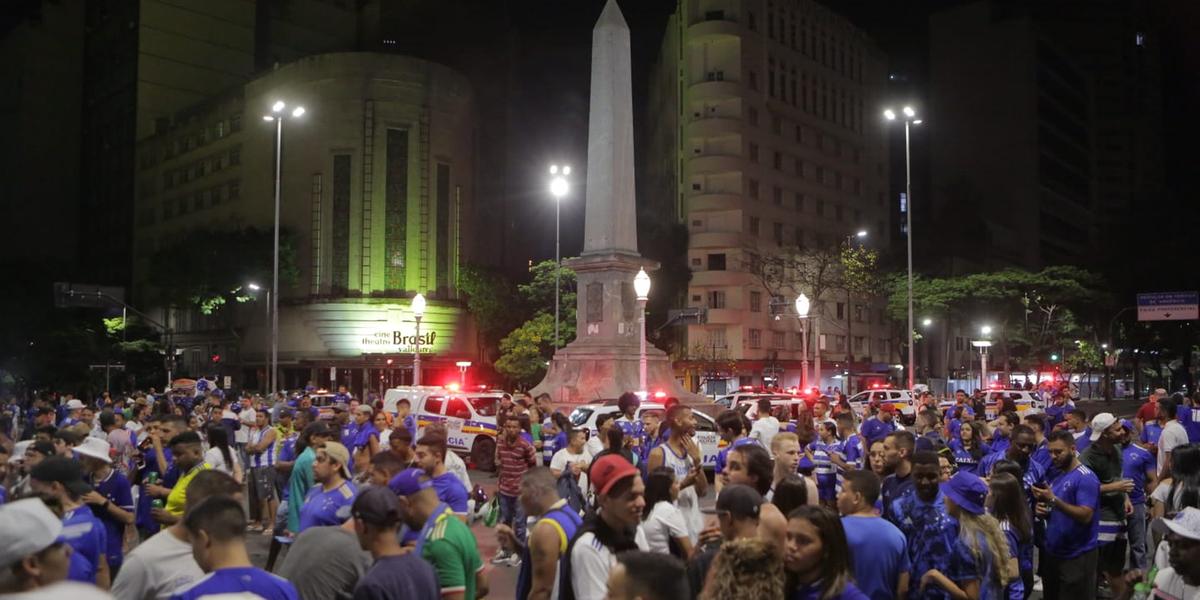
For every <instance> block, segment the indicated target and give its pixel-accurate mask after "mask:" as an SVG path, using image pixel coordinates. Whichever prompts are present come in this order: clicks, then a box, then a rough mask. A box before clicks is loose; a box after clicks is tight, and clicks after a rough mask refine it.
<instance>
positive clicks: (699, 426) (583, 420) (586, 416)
mask: <svg viewBox="0 0 1200 600" xmlns="http://www.w3.org/2000/svg"><path fill="white" fill-rule="evenodd" d="M684 406H687V405H684ZM688 408H692V416H693V417H694V418H695V419H696V436H695V438H696V445H698V446H699V447H700V462H701V463H702V464H703V466H704V468H705V469H712V468H713V467H714V466H715V465H716V464H717V452H719V451H720V450H721V448H723V447H725V446H726V442H725V441H724V440H722V439H721V436H720V435H718V434H717V423H716V421H714V420H713V418H712V417H710V416H708V415H707V414H705V413H704V412H701V411H700V410H698V409H696V408H695V407H691V406H688ZM616 412H618V409H617V401H616V400H606V401H604V402H601V403H595V404H584V405H581V406H578V407H576V408H575V410H573V411H571V415H570V416H569V417H568V418H569V419H570V421H571V425H572V426H574V427H577V428H587V431H588V436H589V437H590V436H594V435H596V434H597V429H596V419H597V418H598V417H599V416H600V415H603V414H610V413H616ZM646 412H658V413H660V414H662V413H666V408H665V407H664V406H663V405H662V404H659V403H657V402H642V403H641V405H640V406H638V410H637V418H638V419H641V418H642V414H643V413H646Z"/></svg>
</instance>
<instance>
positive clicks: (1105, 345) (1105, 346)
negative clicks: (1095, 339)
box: [1100, 344, 1108, 350]
mask: <svg viewBox="0 0 1200 600" xmlns="http://www.w3.org/2000/svg"><path fill="white" fill-rule="evenodd" d="M1100 347H1101V348H1103V349H1105V350H1108V344H1100Z"/></svg>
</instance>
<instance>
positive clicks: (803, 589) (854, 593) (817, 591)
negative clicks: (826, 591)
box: [787, 581, 870, 600]
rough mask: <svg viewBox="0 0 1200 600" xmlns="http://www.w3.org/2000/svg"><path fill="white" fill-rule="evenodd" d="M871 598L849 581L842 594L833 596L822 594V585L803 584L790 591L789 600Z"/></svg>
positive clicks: (854, 599) (856, 599)
mask: <svg viewBox="0 0 1200 600" xmlns="http://www.w3.org/2000/svg"><path fill="white" fill-rule="evenodd" d="M823 598H824V600H870V596H868V595H866V594H864V593H862V590H860V589H858V587H857V586H855V585H854V584H853V583H851V582H849V581H847V582H846V587H845V588H844V589H843V590H842V593H840V594H834V595H832V596H828V597H823V596H821V586H820V585H819V584H816V583H814V584H812V585H802V586H800V587H797V588H796V589H794V590H792V591H790V592H788V595H787V599H788V600H822V599H823Z"/></svg>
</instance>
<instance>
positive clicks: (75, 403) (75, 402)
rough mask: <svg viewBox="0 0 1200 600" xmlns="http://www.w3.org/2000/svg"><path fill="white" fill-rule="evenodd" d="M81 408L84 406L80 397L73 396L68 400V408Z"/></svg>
mask: <svg viewBox="0 0 1200 600" xmlns="http://www.w3.org/2000/svg"><path fill="white" fill-rule="evenodd" d="M81 408H84V404H83V401H82V400H79V399H78V398H72V399H70V400H68V401H67V410H79V409H81Z"/></svg>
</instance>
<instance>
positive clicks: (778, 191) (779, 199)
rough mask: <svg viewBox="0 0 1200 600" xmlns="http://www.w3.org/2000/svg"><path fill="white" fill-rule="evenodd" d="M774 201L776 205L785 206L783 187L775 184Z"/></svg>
mask: <svg viewBox="0 0 1200 600" xmlns="http://www.w3.org/2000/svg"><path fill="white" fill-rule="evenodd" d="M772 201H773V202H774V203H775V206H783V188H781V187H779V186H775V189H774V197H773V199H772Z"/></svg>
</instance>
